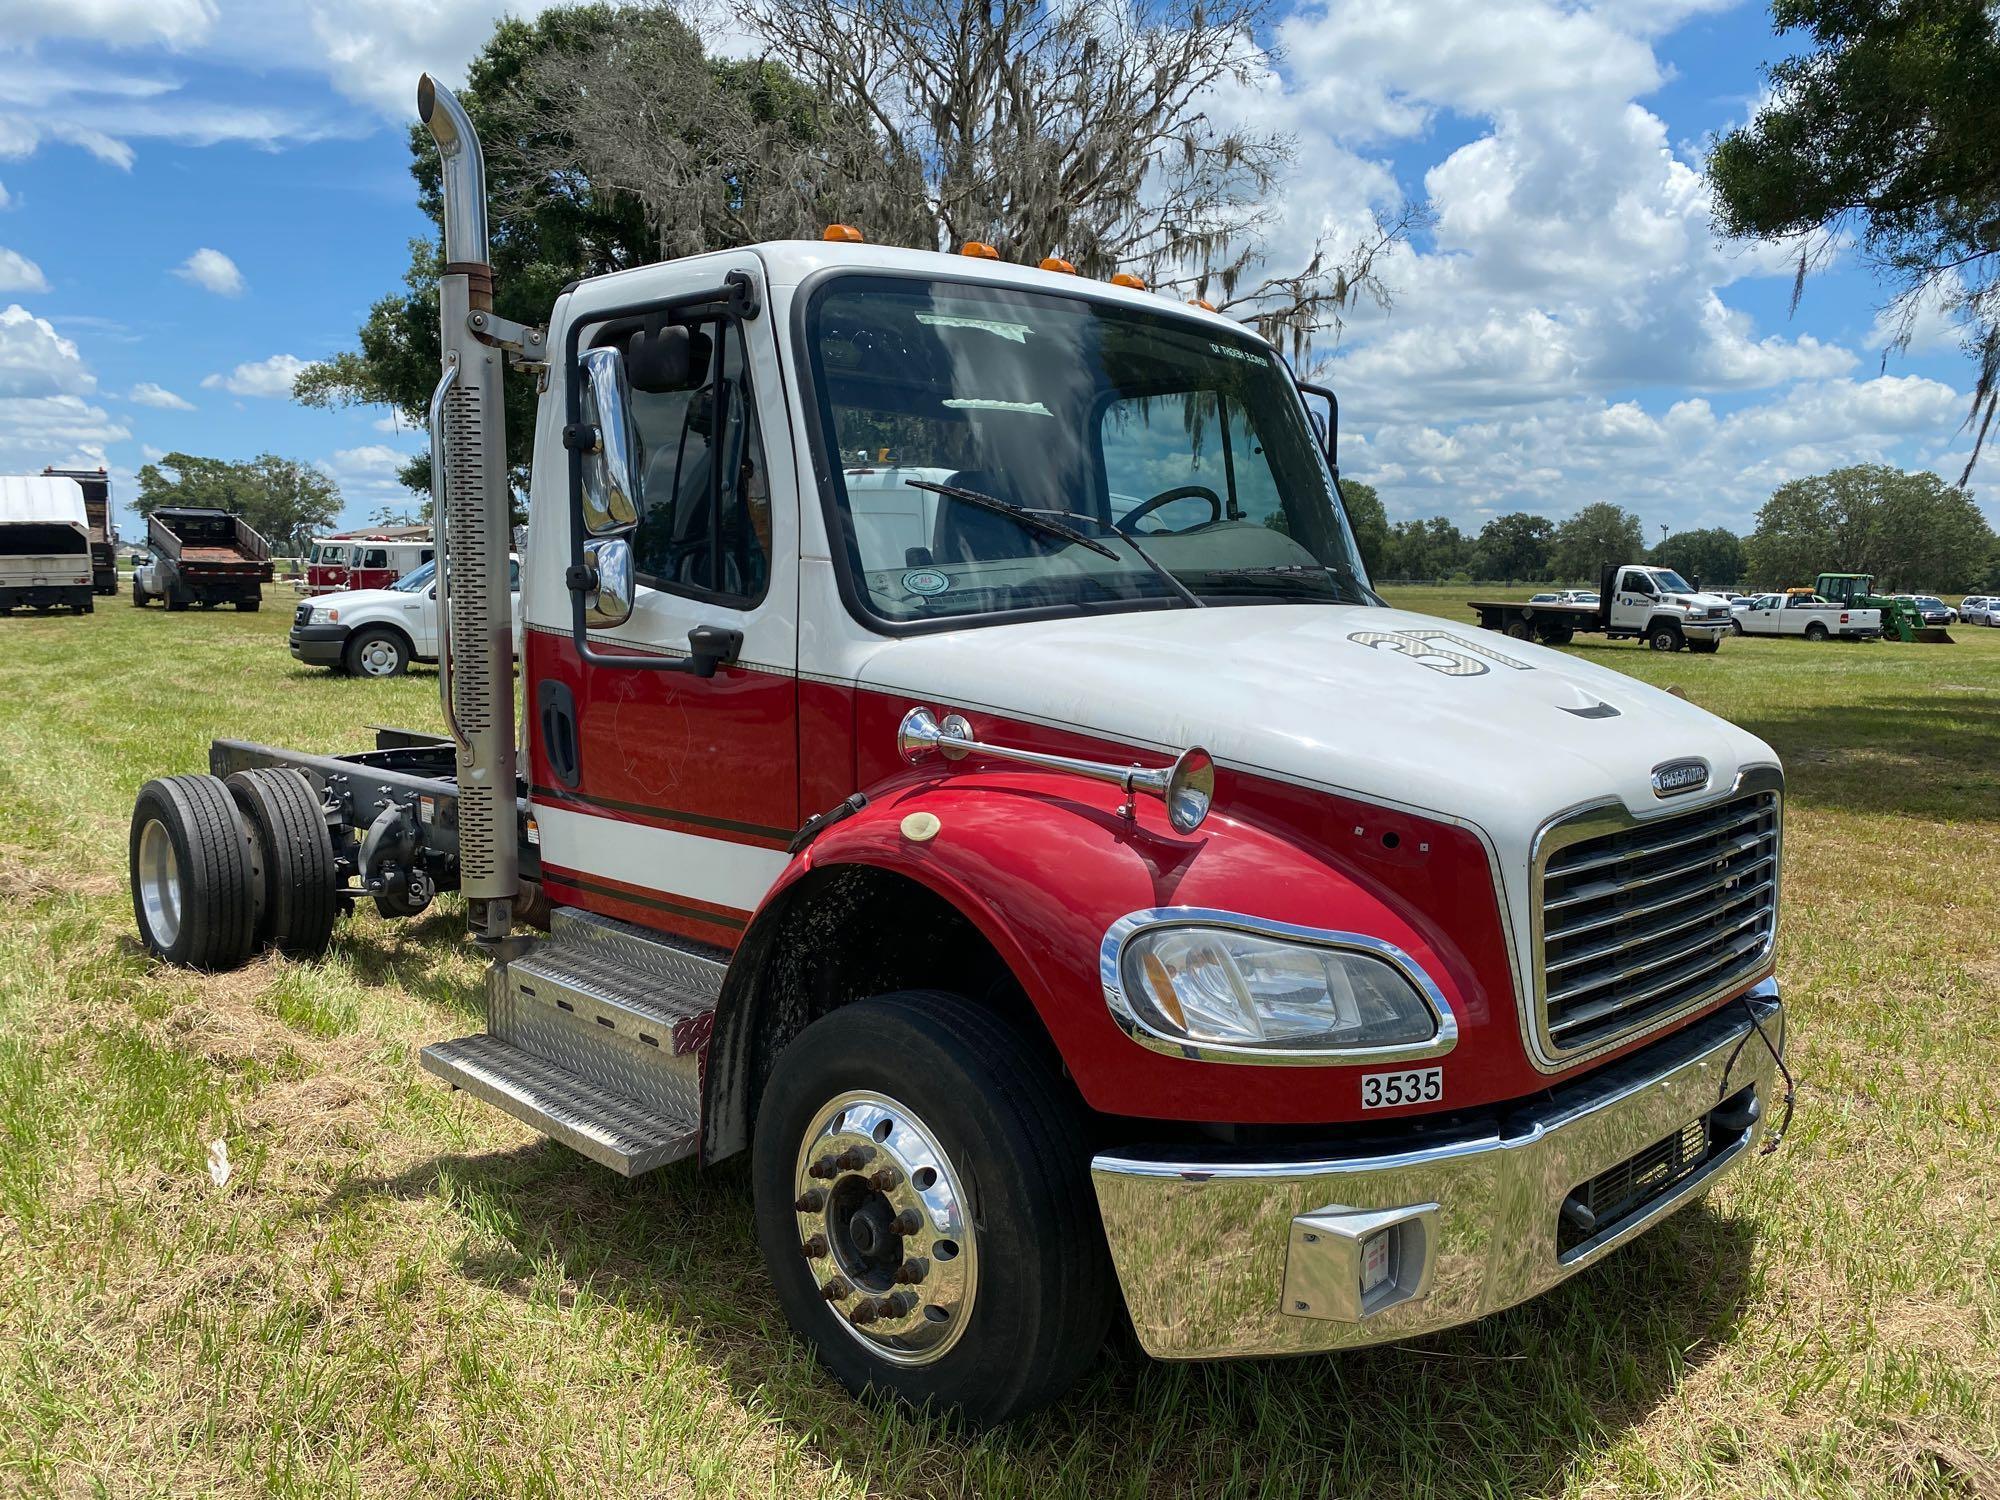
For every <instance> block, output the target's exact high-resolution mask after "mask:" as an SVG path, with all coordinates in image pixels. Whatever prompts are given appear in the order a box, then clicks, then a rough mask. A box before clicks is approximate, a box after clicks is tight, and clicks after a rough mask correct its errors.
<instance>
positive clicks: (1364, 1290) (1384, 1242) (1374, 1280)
mask: <svg viewBox="0 0 2000 1500" xmlns="http://www.w3.org/2000/svg"><path fill="white" fill-rule="evenodd" d="M1395 1234H1396V1230H1395V1228H1394V1226H1391V1227H1390V1228H1388V1229H1378V1230H1376V1231H1375V1232H1374V1233H1373V1234H1371V1235H1369V1236H1368V1238H1366V1239H1365V1240H1363V1241H1362V1242H1361V1297H1362V1300H1363V1302H1364V1303H1365V1302H1366V1300H1367V1298H1368V1294H1369V1293H1370V1292H1372V1291H1374V1290H1375V1288H1377V1287H1378V1286H1380V1285H1382V1283H1383V1282H1385V1281H1387V1280H1388V1279H1389V1271H1390V1269H1391V1260H1392V1257H1391V1256H1390V1254H1389V1252H1390V1251H1391V1250H1392V1249H1394V1248H1395Z"/></svg>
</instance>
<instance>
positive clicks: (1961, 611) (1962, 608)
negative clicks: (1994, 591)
mask: <svg viewBox="0 0 2000 1500" xmlns="http://www.w3.org/2000/svg"><path fill="white" fill-rule="evenodd" d="M1996 608H2000V599H1996V598H1994V597H1993V596H1992V595H1991V594H1967V595H1966V596H1965V597H1964V598H1963V599H1961V600H1960V601H1959V603H1958V617H1959V618H1960V619H1961V620H1963V621H1965V623H1966V624H1968V625H1990V624H1992V623H1993V621H1992V620H1991V619H1990V618H1989V616H1990V615H1991V614H1992V612H1993V611H1994V610H1995V609H1996Z"/></svg>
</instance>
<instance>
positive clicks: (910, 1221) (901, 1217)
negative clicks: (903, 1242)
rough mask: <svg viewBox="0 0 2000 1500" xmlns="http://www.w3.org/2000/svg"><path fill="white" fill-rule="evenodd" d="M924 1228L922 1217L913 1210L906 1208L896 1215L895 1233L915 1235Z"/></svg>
mask: <svg viewBox="0 0 2000 1500" xmlns="http://www.w3.org/2000/svg"><path fill="white" fill-rule="evenodd" d="M923 1227H924V1220H923V1215H921V1214H919V1213H918V1212H917V1211H916V1210H915V1209H914V1208H906V1209H904V1210H903V1211H902V1212H901V1213H899V1214H897V1215H896V1233H898V1234H915V1233H916V1232H917V1231H918V1230H919V1229H922V1228H923Z"/></svg>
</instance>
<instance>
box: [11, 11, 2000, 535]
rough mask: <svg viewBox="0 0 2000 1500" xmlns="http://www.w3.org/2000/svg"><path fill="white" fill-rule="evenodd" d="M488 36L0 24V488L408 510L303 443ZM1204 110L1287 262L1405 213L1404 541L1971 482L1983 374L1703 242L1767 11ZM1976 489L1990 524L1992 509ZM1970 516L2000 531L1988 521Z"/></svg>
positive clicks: (1741, 520)
mask: <svg viewBox="0 0 2000 1500" xmlns="http://www.w3.org/2000/svg"><path fill="white" fill-rule="evenodd" d="M500 9H501V7H499V6H497V5H493V4H489V3H482V0H470V3H468V0H433V3H430V4H426V5H423V6H417V5H415V4H412V3H410V0H312V3H306V4H283V3H271V4H265V5H242V4H238V3H236V0H0V192H4V199H0V472H22V471H33V470H35V469H39V468H40V467H41V466H42V465H43V464H44V463H50V462H55V463H71V462H76V461H90V462H96V461H99V460H102V461H105V462H108V463H109V464H110V466H111V468H112V469H113V471H114V476H115V481H116V483H117V485H118V488H119V491H120V493H122V494H124V495H126V496H129V495H130V493H131V489H132V481H131V475H132V474H133V473H134V471H136V469H137V468H138V466H139V465H140V464H142V463H144V462H146V461H147V460H148V459H149V458H152V457H156V456H158V455H159V454H161V453H164V452H166V451H169V450H172V449H182V450H186V451H189V452H194V453H202V454H212V455H218V456H223V457H231V458H237V457H249V456H252V455H254V454H256V453H259V452H263V451H267V450H268V451H273V452H277V453H281V454H285V455H288V456H292V457H297V458H301V459H305V460H309V461H312V462H315V463H319V464H322V465H324V466H325V467H326V468H327V470H328V471H329V472H330V473H331V474H333V475H334V477H335V478H336V479H337V480H338V481H339V483H340V485H341V488H342V493H343V495H344V497H345V499H346V504H347V513H346V518H347V519H348V520H350V521H355V522H359V521H363V520H366V519H367V518H368V517H369V516H370V515H371V513H372V512H374V511H375V510H376V509H377V508H378V507H381V506H385V505H398V504H402V503H405V496H406V494H407V492H405V491H402V490H401V487H400V486H398V485H397V484H396V483H395V481H394V478H393V472H392V471H393V467H394V465H395V463H396V462H397V461H398V460H399V458H400V456H401V455H403V454H406V453H408V452H412V451H414V450H415V449H417V448H418V447H419V446H420V438H419V436H418V435H417V434H413V433H411V432H409V431H407V430H402V429H398V428H397V427H396V426H395V424H394V423H393V421H392V420H390V418H389V414H388V413H386V412H383V411H379V410H368V409H358V410H354V411H347V412H331V413H329V412H320V411H308V410H304V409H302V408H299V407H297V406H296V405H294V404H293V403H292V402H290V401H289V400H287V399H285V396H284V394H283V392H284V390H285V389H286V386H287V384H288V381H287V378H286V377H287V375H288V374H289V372H291V371H292V370H294V369H296V368H297V365H298V363H299V362H303V361H311V360H314V359H319V358H323V357H325V356H327V355H330V354H332V353H335V352H337V351H339V350H341V349H343V348H346V347H349V346H350V345H351V343H352V340H353V335H354V330H355V329H356V327H357V326H358V325H359V323H360V321H361V320H362V318H363V317H364V316H365V315H366V312H367V308H368V306H369V304H370V303H371V302H372V301H373V300H374V299H375V298H377V297H379V296H381V295H382V294H384V293H385V292H386V291H388V290H390V289H391V288H393V287H394V286H396V285H397V284H398V279H399V277H400V276H401V273H402V271H403V269H404V267H405V265H406V264H407V259H408V252H407V249H406V242H407V241H408V240H409V238H410V237H411V236H413V235H417V234H421V233H424V232H426V231H427V229H428V227H429V226H428V223H427V221H425V220H424V219H423V218H422V216H421V215H420V214H418V212H417V211H416V209H415V207H414V202H413V187H412V184H411V182H410V178H409V175H408V170H407V168H408V152H407V150H406V147H405V137H404V127H405V122H406V120H407V119H408V117H409V110H410V104H409V100H410V98H411V97H412V95H413V91H414V87H415V80H416V75H417V73H418V71H419V70H420V69H422V68H425V67H429V68H432V69H434V70H436V71H438V72H439V73H440V74H441V75H442V76H444V77H447V78H455V77H457V76H458V75H459V74H460V72H461V70H462V68H463V65H464V62H465V60H466V58H467V57H468V56H470V55H471V52H472V51H473V49H474V48H475V47H476V46H477V45H478V43H479V41H480V40H481V39H482V38H483V36H484V35H485V34H486V32H487V30H488V29H489V28H490V25H491V20H492V18H493V16H494V15H495V14H497V13H498V12H499V10H500ZM1270 39H1271V40H1274V41H1276V42H1277V43H1278V44H1279V45H1280V46H1281V47H1282V50H1283V54H1284V56H1283V60H1282V61H1281V62H1280V63H1279V64H1278V66H1277V67H1276V68H1275V69H1274V70H1272V71H1271V72H1269V73H1268V74H1267V75H1266V76H1265V77H1264V78H1263V79H1262V80H1261V81H1260V82H1259V83H1258V84H1257V85H1256V86H1253V87H1247V88H1242V89H1232V90H1231V91H1230V92H1229V93H1228V94H1227V95H1225V96H1221V97H1218V99H1217V100H1216V101H1215V113H1216V114H1217V115H1218V116H1219V117H1223V118H1227V117H1231V116H1234V117H1237V118H1240V119H1241V120H1243V121H1244V122H1245V123H1246V124H1248V125H1251V126H1253V127H1257V128H1265V129H1274V130H1281V131H1284V132H1286V133H1289V134H1292V135H1294V136H1296V137H1297V138H1298V140H1299V143H1300V152H1299V159H1298V163H1297V166H1296V168H1295V170H1294V172H1293V174H1292V177H1291V179H1290V181H1289V182H1288V183H1287V185H1286V190H1285V192H1284V193H1283V194H1282V195H1281V196H1280V197H1279V199H1278V200H1277V201H1276V204H1275V208H1276V210H1277V212H1276V219H1275V222H1274V223H1273V224H1272V225H1271V227H1270V230H1269V250H1270V254H1271V257H1272V259H1273V262H1274V264H1279V265H1283V264H1287V263H1289V262H1291V261H1295V260H1297V259H1298V258H1300V257H1301V256H1303V255H1304V254H1306V253H1308V252H1309V249H1310V246H1311V245H1312V243H1313V242H1314V240H1315V239H1316V238H1319V237H1322V236H1324V237H1325V239H1326V241H1327V243H1329V244H1330V245H1331V246H1333V247H1334V248H1335V249H1339V248H1341V247H1342V246H1344V245H1345V244H1346V243H1349V242H1350V241H1351V240H1352V239H1354V238H1355V237H1357V236H1358V235H1359V234H1360V233H1361V232H1362V229H1363V226H1364V225H1365V223H1366V219H1367V214H1368V213H1369V211H1370V209H1371V208H1378V209H1379V208H1383V207H1387V206H1389V205H1391V204H1393V203H1394V201H1395V200H1396V199H1397V198H1398V197H1399V196H1412V197H1428V198H1429V199H1430V200H1431V202H1432V203H1433V205H1434V207H1435V208H1436V210H1437V222H1436V225H1435V227H1434V229H1433V230H1431V231H1430V232H1428V233H1426V234H1425V235H1423V236H1422V237H1421V238H1420V239H1419V241H1418V242H1417V243H1416V244H1415V245H1413V246H1411V247H1410V248H1409V249H1408V250H1406V251H1404V252H1401V253H1399V254H1398V255H1397V256H1396V257H1395V258H1394V259H1393V260H1392V262H1391V264H1390V266H1389V269H1388V280H1389V282H1390V284H1391V286H1392V288H1393V289H1394V292H1395V298H1394V306H1393V308H1392V309H1391V310H1390V311H1388V312H1386V313H1381V312H1377V311H1375V310H1373V309H1363V310H1360V311H1359V312H1357V314H1356V316H1355V318H1354V319H1353V321H1352V322H1351V323H1350V324H1349V326H1348V327H1347V329H1346V330H1344V332H1343V334H1342V336H1341V339H1340V341H1339V343H1338V346H1337V347H1329V348H1328V349H1326V350H1324V351H1323V353H1325V355H1326V357H1327V358H1326V363H1327V368H1328V373H1329V374H1330V375H1331V378H1332V379H1333V380H1334V382H1335V383H1336V384H1337V385H1339V386H1340V388H1341V391H1342V410H1343V419H1344V426H1345V429H1346V432H1347V434H1349V435H1350V437H1351V440H1350V441H1349V443H1348V446H1347V448H1346V450H1345V453H1344V455H1343V456H1344V459H1345V461H1346V466H1347V468H1348V470H1349V472H1350V473H1352V474H1354V475H1355V476H1357V477H1361V478H1367V479H1370V480H1372V481H1373V482H1374V483H1376V484H1377V486H1378V487H1379V489H1380V490H1381V493H1382V495H1383V499H1384V501H1385V503H1386V504H1387V506H1388V508H1389V511H1390V514H1391V516H1392V517H1393V518H1404V517H1413V516H1418V515H1433V514H1444V515H1448V516H1451V517H1453V518H1454V519H1456V520H1457V521H1459V522H1460V524H1462V525H1464V526H1466V527H1468V529H1476V528H1477V526H1478V525H1480V524H1482V522H1483V521H1484V519H1486V518H1487V517H1489V516H1491V515H1494V514H1498V513H1500V512H1502V511H1506V510H1513V509H1534V510H1540V511H1543V512H1544V513H1547V514H1551V515H1556V516H1561V515H1564V514H1567V513H1569V512H1570V511H1573V510H1574V509H1576V508H1577V507H1578V506H1579V505H1582V504H1585V503H1588V502H1589V501H1592V500H1598V499H1608V500H1614V501H1617V502H1619V503H1621V504H1626V505H1629V506H1631V507H1632V508H1633V509H1636V510H1638V511H1639V512H1640V513H1641V515H1642V516H1643V517H1644V518H1645V520H1646V522H1647V529H1648V532H1649V534H1657V531H1658V528H1659V526H1660V525H1661V524H1663V523H1664V524H1668V525H1671V526H1674V527H1676V528H1678V527H1681V526H1685V525H1706V524H1724V525H1732V526H1736V527H1738V528H1747V526H1748V524H1749V522H1750V519H1751V517H1752V516H1753V515H1754V512H1755V510H1756V507H1757V505H1758V504H1759V503H1761V501H1762V500H1763V499H1764V498H1765V497H1766V496H1767V495H1768V494H1769V493H1770V490H1771V489H1772V488H1773V487H1774V486H1775V485H1776V484H1778V483H1781V482H1782V481H1783V480H1784V479H1786V478H1789V477H1792V476H1794V475H1797V474H1801V473H1811V472H1816V471H1818V470H1821V469H1824V468H1827V467H1831V466H1833V465H1835V464H1839V463H1844V462H1852V461H1858V460H1872V461H1886V462H1892V463H1898V464H1903V465H1905V466H1909V467H1933V468H1936V469H1938V470H1939V471H1940V472H1942V473H1945V474H1947V475H1948V476H1949V477H1951V478H1954V479H1955V478H1956V477H1957V474H1958V471H1959V468H1960V467H1961V465H1962V462H1963V452H1964V439H1963V437H1962V435H1961V434H1960V433H1959V431H1958V428H1959V422H1960V420H1961V418H1962V417H1963V414H1964V410H1965V403H1966V399H1967V395H1966V393H1967V390H1968V387H1969V378H1970V377H1969V372H1968V368H1967V363H1966V361H1965V359H1964V357H1963V356H1962V355H1961V354H1960V353H1959V352H1958V351H1957V347H1956V340H1955V338H1953V337H1952V336H1951V335H1950V334H1949V331H1948V330H1946V329H1943V328H1942V327H1940V326H1938V325H1937V322H1936V320H1935V319H1925V320H1923V321H1922V322H1921V324H1920V327H1919V337H1918V340H1917V342H1916V345H1915V347H1913V349H1912V350H1911V352H1910V353H1909V354H1907V355H1898V356H1892V357H1891V358H1890V359H1889V361H1888V364H1887V366H1886V368H1885V367H1884V365H1883V362H1882V351H1883V348H1884V344H1885V334H1884V331H1883V330H1882V329H1881V328H1880V327H1879V326H1878V325H1877V313H1878V310H1879V307H1880V305H1881V303H1882V301H1883V300H1884V293H1883V291H1882V289H1881V288H1880V287H1879V286H1878V285H1877V284H1876V283H1875V282H1874V281H1873V280H1872V279H1871V278H1870V277H1869V275H1868V274H1867V272H1866V270H1865V268H1862V267H1860V266H1858V265H1857V264H1855V263H1854V261H1853V259H1852V257H1851V256H1850V257H1846V258H1844V259H1840V260H1837V261H1836V263H1835V265H1834V266H1833V267H1832V269H1831V270H1829V271H1827V272H1825V273H1822V274H1820V275H1819V276H1817V277H1815V278H1814V279H1813V280H1812V281H1811V282H1810V283H1809V284H1808V287H1807V292H1806V296H1805V300H1804V303H1803V305H1802V306H1801V307H1800V309H1799V311H1798V313H1797V314H1796V315H1792V314H1790V313H1789V312H1788V303H1789V299H1790V291H1791V280H1790V269H1789V261H1788V257H1787V255H1786V254H1785V252H1783V251H1781V250H1766V251H1746V250H1743V249H1740V248H1734V247H1719V246H1717V245H1716V244H1715V243H1714V241H1713V239H1712V236H1711V235H1710V233H1709V230H1708V201H1707V197H1706V193H1705V189H1704V188H1703V186H1702V183H1701V180H1700V175H1699V166H1700V152H1701V149H1702V142H1703V140H1704V138H1705V137H1706V136H1708V135H1709V134H1710V133H1712V132H1715V131H1718V130H1722V129H1726V128H1727V127H1728V126H1730V125H1731V124H1733V123H1736V122H1738V121H1740V120H1741V119H1743V118H1744V117H1745V116H1746V114H1747V113H1748V111H1749V109H1750V108H1751V106H1752V104H1753V103H1754V101H1755V99H1756V98H1757V96H1758V91H1759V89H1760V86H1761V78H1760V72H1759V69H1760V66H1761V65H1762V64H1763V63H1765V62H1767V61H1769V60H1770V59H1771V58H1773V57H1774V56H1775V55H1777V51H1778V48H1779V46H1780V45H1781V44H1780V42H1779V41H1778V40H1777V39H1775V38H1774V37H1773V36H1772V35H1771V33H1770V28H1769V23H1768V18H1767V14H1766V11H1765V8H1764V6H1763V5H1762V4H1740V5H1718V4H1713V3H1705V0H1599V3H1596V4H1557V3H1550V0H1358V3H1348V0H1336V3H1333V4H1329V5H1325V6H1309V7H1306V8H1303V9H1300V10H1298V11H1295V12H1293V13H1291V14H1289V15H1286V16H1284V17H1282V18H1281V19H1280V20H1279V21H1278V23H1277V25H1276V27H1275V30H1274V32H1273V33H1272V36H1271V38H1270ZM1983 489H1985V490H1990V489H1992V486H1991V485H1987V486H1984V487H1983ZM1988 513H1989V516H1992V517H1994V518H1996V519H2000V513H1996V511H1995V510H1994V508H1993V507H1992V506H1990V505H1989V506H1988Z"/></svg>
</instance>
